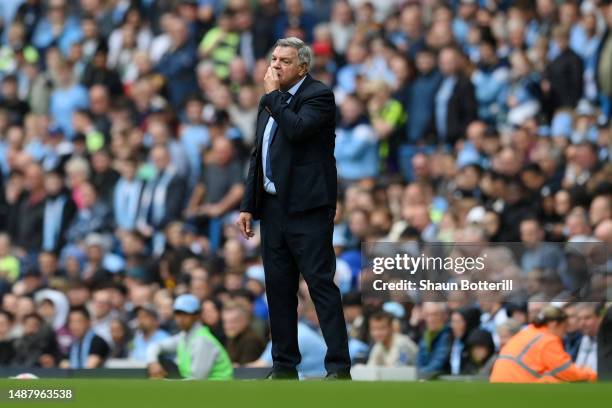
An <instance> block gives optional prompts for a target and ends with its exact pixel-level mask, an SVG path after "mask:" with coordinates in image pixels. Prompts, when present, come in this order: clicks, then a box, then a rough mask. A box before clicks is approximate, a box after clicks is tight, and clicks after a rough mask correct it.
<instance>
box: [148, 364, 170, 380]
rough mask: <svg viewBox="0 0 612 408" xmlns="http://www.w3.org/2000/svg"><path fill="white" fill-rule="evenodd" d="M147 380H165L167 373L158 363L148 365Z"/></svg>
mask: <svg viewBox="0 0 612 408" xmlns="http://www.w3.org/2000/svg"><path fill="white" fill-rule="evenodd" d="M148 371H149V378H154V379H160V378H165V377H166V376H167V375H168V373H167V372H166V370H164V367H162V365H161V364H160V363H158V362H155V363H151V364H149V367H148Z"/></svg>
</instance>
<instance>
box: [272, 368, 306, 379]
mask: <svg viewBox="0 0 612 408" xmlns="http://www.w3.org/2000/svg"><path fill="white" fill-rule="evenodd" d="M266 380H299V377H298V373H297V371H296V370H272V371H270V374H268V375H267V376H266Z"/></svg>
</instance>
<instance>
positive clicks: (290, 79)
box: [270, 47, 306, 90]
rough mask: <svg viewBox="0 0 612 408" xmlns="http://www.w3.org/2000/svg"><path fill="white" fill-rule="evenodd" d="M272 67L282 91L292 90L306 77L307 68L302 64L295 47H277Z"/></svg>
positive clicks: (273, 53) (271, 62)
mask: <svg viewBox="0 0 612 408" xmlns="http://www.w3.org/2000/svg"><path fill="white" fill-rule="evenodd" d="M270 66H271V67H272V69H274V70H276V73H277V74H278V79H279V80H280V86H281V89H284V90H287V89H289V88H291V87H292V86H293V85H295V83H296V82H298V81H299V80H300V79H301V78H302V77H303V76H304V75H306V66H305V65H303V64H300V61H299V59H298V52H297V50H296V49H295V48H293V47H276V48H275V49H274V52H272V59H271V61H270Z"/></svg>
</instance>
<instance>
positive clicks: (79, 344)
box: [62, 306, 110, 368]
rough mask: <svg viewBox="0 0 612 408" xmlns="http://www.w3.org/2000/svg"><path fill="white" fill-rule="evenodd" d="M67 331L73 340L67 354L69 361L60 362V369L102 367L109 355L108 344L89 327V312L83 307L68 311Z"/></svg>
mask: <svg viewBox="0 0 612 408" xmlns="http://www.w3.org/2000/svg"><path fill="white" fill-rule="evenodd" d="M68 330H69V331H70V334H71V335H72V337H73V339H74V340H73V342H72V344H71V346H70V351H69V353H68V358H69V359H68V360H64V361H63V362H62V367H64V368H68V367H69V368H97V367H102V366H103V365H104V361H105V360H106V358H107V357H108V355H109V353H110V348H109V346H108V343H107V342H106V341H105V340H104V339H103V338H102V337H100V336H98V335H97V334H96V333H95V331H94V330H93V328H92V327H91V319H90V316H89V312H88V311H87V309H86V308H85V307H83V306H80V307H79V306H77V307H73V308H71V309H70V313H69V314H68Z"/></svg>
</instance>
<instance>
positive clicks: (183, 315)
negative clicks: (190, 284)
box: [147, 294, 233, 380]
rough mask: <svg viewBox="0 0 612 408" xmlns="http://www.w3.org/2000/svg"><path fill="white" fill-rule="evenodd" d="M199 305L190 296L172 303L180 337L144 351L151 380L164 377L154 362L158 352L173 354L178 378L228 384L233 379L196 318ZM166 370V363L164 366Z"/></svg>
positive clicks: (217, 346)
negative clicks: (219, 381) (227, 381)
mask: <svg viewBox="0 0 612 408" xmlns="http://www.w3.org/2000/svg"><path fill="white" fill-rule="evenodd" d="M199 314H200V302H199V301H198V299H197V298H196V297H195V296H193V295H190V294H185V295H181V296H179V297H178V298H176V300H175V301H174V318H175V320H176V322H177V325H178V327H179V329H180V330H181V331H180V333H178V334H175V335H174V336H172V337H169V338H167V339H165V340H162V341H160V342H159V343H152V344H151V345H150V346H149V348H148V349H147V364H148V371H149V375H150V376H151V377H152V378H163V377H165V376H167V375H168V370H167V369H165V368H164V367H163V366H162V364H161V363H160V361H159V360H158V359H159V357H160V354H161V353H162V352H165V353H168V352H171V353H176V361H177V364H176V365H174V366H175V367H176V369H178V373H179V374H180V376H181V377H182V378H190V379H199V380H202V379H209V380H228V379H231V378H232V376H233V369H232V365H231V361H230V359H229V357H228V355H227V352H226V351H225V349H224V348H223V346H222V345H221V344H220V343H219V341H218V340H217V339H216V338H215V337H214V336H213V335H212V334H211V332H210V330H209V329H208V328H207V327H206V326H203V325H202V323H201V322H200V318H199ZM166 365H167V366H168V363H166Z"/></svg>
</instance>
